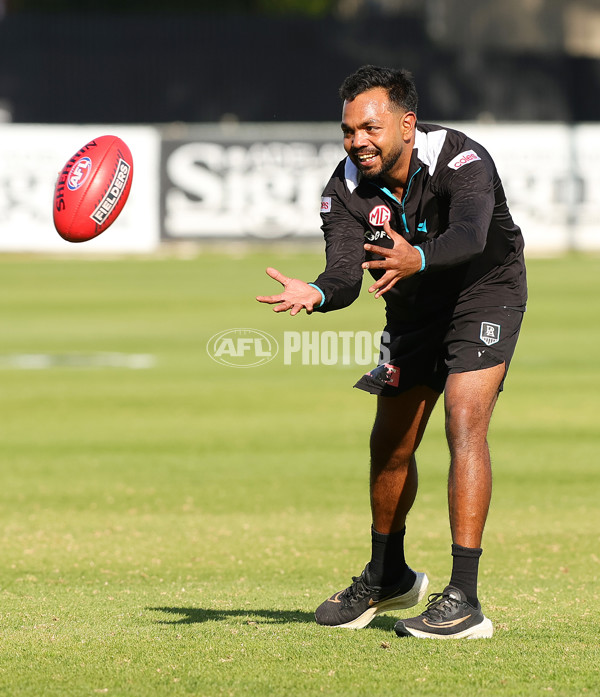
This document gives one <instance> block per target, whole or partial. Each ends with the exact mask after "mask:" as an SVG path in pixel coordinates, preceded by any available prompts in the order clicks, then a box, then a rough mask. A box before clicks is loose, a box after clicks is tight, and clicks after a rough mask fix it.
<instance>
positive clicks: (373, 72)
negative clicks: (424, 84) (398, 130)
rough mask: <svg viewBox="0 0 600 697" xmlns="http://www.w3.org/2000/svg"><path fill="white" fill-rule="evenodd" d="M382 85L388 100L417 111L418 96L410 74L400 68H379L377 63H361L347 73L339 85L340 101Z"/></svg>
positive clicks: (351, 98)
mask: <svg viewBox="0 0 600 697" xmlns="http://www.w3.org/2000/svg"><path fill="white" fill-rule="evenodd" d="M376 87H383V88H384V89H386V90H387V92H388V95H389V98H390V102H392V104H394V105H396V106H398V107H400V108H401V109H403V110H404V111H414V112H415V114H416V113H417V105H418V103H419V97H418V95H417V88H416V87H415V83H414V80H413V76H412V74H411V73H410V72H409V71H408V70H404V69H403V68H400V69H398V70H394V69H392V68H381V67H379V66H377V65H363V66H362V68H359V69H358V70H357V71H356V72H355V73H352V75H349V76H348V77H347V78H346V79H345V80H344V82H342V86H341V87H340V98H341V99H342V101H346V102H351V101H352V100H353V99H356V97H358V95H359V94H362V93H363V92H366V91H367V90H372V89H374V88H376Z"/></svg>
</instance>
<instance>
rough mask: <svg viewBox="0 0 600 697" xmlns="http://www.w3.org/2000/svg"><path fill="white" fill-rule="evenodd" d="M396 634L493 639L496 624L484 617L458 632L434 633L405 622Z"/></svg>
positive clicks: (434, 637)
mask: <svg viewBox="0 0 600 697" xmlns="http://www.w3.org/2000/svg"><path fill="white" fill-rule="evenodd" d="M398 624H400V623H398ZM396 634H397V635H398V636H399V637H402V636H413V637H416V638H417V639H491V638H492V635H493V634H494V625H493V624H492V621H491V620H489V619H488V618H487V617H484V618H483V621H482V622H480V623H479V624H476V625H475V626H474V627H469V629H465V630H464V631H462V632H457V633H456V634H433V633H429V632H422V631H420V630H419V629H413V628H412V627H407V626H406V625H405V624H402V630H401V631H398V630H397V629H396Z"/></svg>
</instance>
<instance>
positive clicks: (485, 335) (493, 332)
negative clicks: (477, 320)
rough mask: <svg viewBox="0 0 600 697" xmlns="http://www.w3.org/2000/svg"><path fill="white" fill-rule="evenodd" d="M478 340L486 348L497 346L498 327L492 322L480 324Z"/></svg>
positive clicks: (498, 337) (498, 338) (498, 339)
mask: <svg viewBox="0 0 600 697" xmlns="http://www.w3.org/2000/svg"><path fill="white" fill-rule="evenodd" d="M479 338H480V339H481V340H482V341H483V343H484V344H487V345H488V346H491V345H492V344H497V343H498V342H499V341H500V325H499V324H494V323H493V322H482V323H481V331H480V333H479Z"/></svg>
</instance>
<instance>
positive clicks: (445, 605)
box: [394, 586, 494, 639]
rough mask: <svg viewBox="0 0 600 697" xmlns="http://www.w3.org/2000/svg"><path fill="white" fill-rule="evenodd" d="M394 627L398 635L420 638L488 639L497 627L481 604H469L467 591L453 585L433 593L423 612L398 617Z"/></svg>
mask: <svg viewBox="0 0 600 697" xmlns="http://www.w3.org/2000/svg"><path fill="white" fill-rule="evenodd" d="M394 629H395V630H396V634H397V635H398V636H414V637H419V638H420V639H489V638H490V637H491V636H492V634H493V633H494V626H493V625H492V622H491V620H489V619H488V618H487V617H485V616H484V614H483V613H482V612H481V605H480V604H479V603H477V607H473V606H472V605H469V603H468V602H467V598H466V596H465V594H464V593H463V592H462V591H461V590H460V589H458V588H454V587H453V586H446V588H444V590H443V592H442V593H433V594H432V595H430V596H429V600H428V603H427V608H426V609H425V610H424V612H423V613H422V614H421V615H419V616H418V617H411V618H410V619H407V620H399V621H398V622H396V624H395V626H394Z"/></svg>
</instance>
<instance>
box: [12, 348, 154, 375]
mask: <svg viewBox="0 0 600 697" xmlns="http://www.w3.org/2000/svg"><path fill="white" fill-rule="evenodd" d="M155 365H156V356H153V355H152V354H151V353H116V352H109V351H106V352H100V353H14V354H7V355H0V368H5V369H6V368H8V369H13V370H48V369H51V368H127V369H129V370H147V369H149V368H154V367H155Z"/></svg>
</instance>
